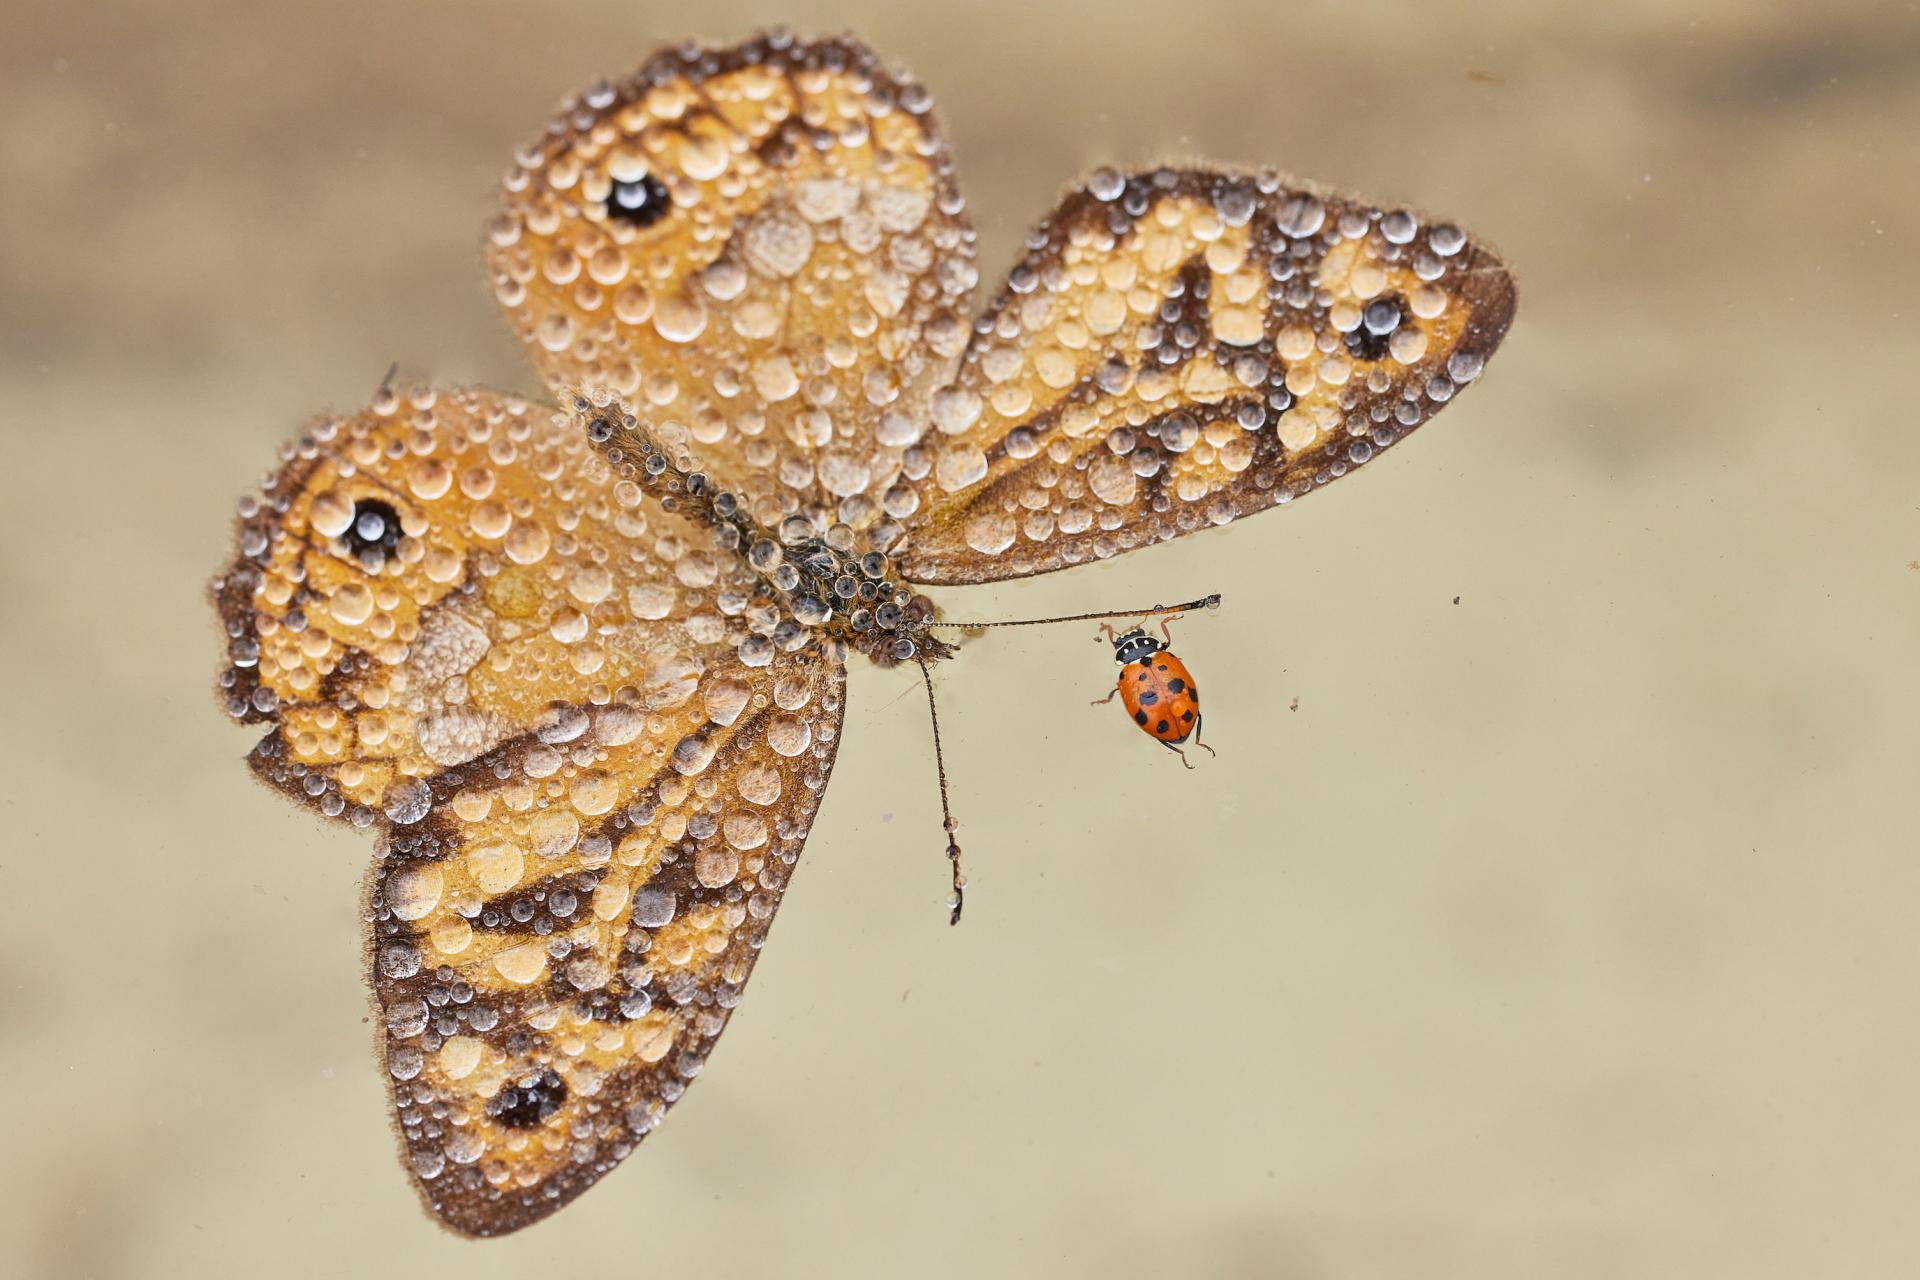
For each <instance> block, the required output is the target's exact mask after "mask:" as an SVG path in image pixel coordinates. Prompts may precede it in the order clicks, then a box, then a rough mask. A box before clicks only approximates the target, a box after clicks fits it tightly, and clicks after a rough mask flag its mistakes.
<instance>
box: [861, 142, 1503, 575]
mask: <svg viewBox="0 0 1920 1280" xmlns="http://www.w3.org/2000/svg"><path fill="white" fill-rule="evenodd" d="M1028 243H1029V245H1030V248H1029V251H1028V253H1027V254H1026V256H1025V258H1024V259H1023V260H1022V261H1021V262H1020V264H1019V265H1018V266H1016V267H1015V268H1014V269H1013V272H1012V273H1011V274H1010V275H1009V276H1008V278H1007V283H1006V286H1005V288H1003V289H1002V291H1001V293H1000V295H999V297H998V298H997V299H996V300H995V302H994V304H993V306H992V307H991V308H990V309H989V310H988V312H987V315H986V317H985V318H984V319H983V320H982V321H981V322H980V323H979V324H977V325H976V326H975V330H974V336H973V339H972V341H971V343H970V344H969V346H968V348H967V350H966V353H965V356H964V359H963V361H962V365H961V369H960V372H959V375H958V377H957V378H956V379H955V381H954V383H953V384H952V385H951V386H949V387H947V388H945V389H943V390H941V391H940V392H938V393H937V394H936V395H935V396H934V397H933V399H932V401H931V408H932V422H933V425H934V427H935V430H933V431H930V432H929V433H928V436H927V438H926V439H925V440H924V441H922V442H921V443H920V446H919V448H918V449H917V450H915V451H913V452H912V453H910V454H909V455H908V457H907V458H906V460H905V461H906V466H907V470H908V474H909V475H910V476H915V477H916V478H915V479H914V481H913V491H914V497H915V499H917V506H916V507H915V508H914V509H913V510H912V511H911V513H910V514H907V515H905V516H904V517H903V521H904V524H905V526H906V530H907V536H906V538H905V540H904V541H903V542H901V543H900V544H899V545H897V546H896V547H895V548H893V550H892V553H891V554H893V556H894V558H895V561H896V563H898V564H899V566H900V568H901V571H902V572H903V573H904V574H905V576H906V577H907V578H909V579H910V580H911V581H914V582H917V583H923V584H945V583H970V582H992V581H998V580H1001V579H1005V578H1017V577H1023V576H1026V575H1028V574H1035V573H1045V572H1047V571H1049V570H1053V569H1059V568H1064V567H1066V566H1068V565H1071V564H1078V563H1081V562H1084V561H1087V560H1096V559H1101V558H1104V557H1106V556H1111V555H1115V554H1117V553H1119V552H1122V551H1127V550H1130V549H1132V548H1134V547H1139V546H1144V545H1147V544H1150V543H1153V542H1159V541H1164V540H1165V539H1168V538H1174V537H1178V536H1180V535H1181V534H1184V533H1191V532H1193V531H1194V530H1196V529H1206V528H1211V527H1213V526H1215V525H1221V524H1225V523H1227V522H1228V521H1230V520H1233V519H1236V518H1238V517H1240V516H1244V515H1249V514H1251V513H1253V512H1255V511H1261V510H1264V509H1266V508H1267V507H1271V506H1275V505H1277V504H1280V503H1284V502H1288V501H1290V500H1292V499H1294V498H1297V497H1300V496H1302V495H1304V494H1306V493H1309V492H1311V491H1313V490H1314V489H1315V488H1318V487H1319V486H1321V485H1324V484H1327V483H1330V482H1331V481H1333V480H1335V479H1338V478H1339V477H1341V476H1343V475H1346V474H1347V473H1349V472H1351V471H1353V470H1354V469H1356V468H1358V467H1359V466H1361V465H1362V464H1363V463H1365V462H1366V461H1368V460H1369V459H1371V458H1372V457H1373V456H1374V455H1376V454H1378V453H1379V452H1380V451H1381V450H1382V449H1384V448H1386V447H1388V446H1389V445H1392V444H1394V443H1396V442H1398V441H1399V440H1401V439H1403V438H1404V437H1405V436H1407V435H1408V434H1409V433H1411V432H1412V431H1414V430H1415V429H1416V428H1418V427H1419V426H1420V425H1421V424H1422V423H1424V422H1425V421H1426V420H1427V419H1428V418H1430V417H1432V416H1433V415H1434V414H1435V413H1437V412H1439V410H1440V409H1442V408H1443V407H1445V406H1446V405H1447V404H1448V403H1450V402H1451V401H1452V399H1453V398H1454V397H1455V396H1456V395H1457V394H1458V393H1459V392H1460V391H1461V389H1462V388H1463V387H1465V386H1466V384H1468V383H1470V382H1471V381H1473V379H1474V378H1475V377H1477V376H1478V375H1479V373H1480V370H1481V368H1482V366H1483V365H1484V364H1485V362H1486V360H1487V358H1488V356H1489V355H1491V354H1492V352H1493V349H1494V348H1495V347H1496V346H1497V345H1498V344H1499V342H1500V339H1501V337H1502V335H1503V334H1505V332H1506V329H1507V325H1508V323H1509V322H1510V320H1511V319H1512V316H1513V308H1514V285H1513V279H1512V277H1511V276H1510V275H1509V274H1508V272H1507V269H1506V267H1505V265H1504V264H1502V262H1501V261H1500V259H1499V258H1498V257H1497V256H1495V254H1494V253H1493V251H1492V250H1490V249H1488V248H1487V247H1486V246H1485V245H1483V244H1480V243H1478V242H1476V241H1473V240H1471V239H1469V238H1468V237H1466V236H1465V235H1464V234H1462V233H1461V232H1460V231H1459V230H1458V229H1456V228H1454V227H1452V226H1451V225H1448V224H1444V223H1435V222H1432V221H1430V220H1428V219H1426V218H1423V217H1421V216H1419V215H1417V214H1414V213H1412V212H1409V211H1407V210H1404V209H1382V208H1380V207H1377V206H1374V205H1371V204H1368V203H1367V202H1365V201H1361V200H1357V199H1354V198H1351V197H1346V196H1340V195H1335V194H1332V193H1328V192H1324V191H1320V190H1318V189H1315V188H1311V187H1307V186H1303V185H1302V184H1300V183H1298V182H1295V181H1293V180H1291V179H1285V178H1280V177H1277V176H1274V175H1270V174H1269V175H1259V176H1253V175H1245V174H1236V173H1218V172H1211V171H1206V170H1199V169H1158V170H1153V171H1149V172H1140V173H1135V174H1130V175H1126V176H1122V175H1119V174H1115V173H1112V172H1107V171H1103V172H1101V173H1099V174H1096V175H1094V176H1093V178H1092V179H1090V180H1089V181H1088V182H1087V183H1086V184H1085V185H1084V186H1081V187H1079V188H1076V189H1075V190H1073V191H1071V192H1069V194H1068V195H1067V197H1066V198H1065V199H1064V200H1063V201H1062V202H1061V204H1060V206H1059V208H1057V209H1056V210H1055V211H1054V213H1053V214H1052V216H1051V217H1049V218H1048V219H1047V220H1046V221H1045V222H1044V223H1042V224H1041V225H1040V227H1039V228H1038V229H1037V230H1036V231H1035V232H1034V233H1033V235H1032V236H1031V237H1030V238H1029V241H1028ZM896 506H897V507H905V506H907V503H906V502H901V503H898V504H896Z"/></svg>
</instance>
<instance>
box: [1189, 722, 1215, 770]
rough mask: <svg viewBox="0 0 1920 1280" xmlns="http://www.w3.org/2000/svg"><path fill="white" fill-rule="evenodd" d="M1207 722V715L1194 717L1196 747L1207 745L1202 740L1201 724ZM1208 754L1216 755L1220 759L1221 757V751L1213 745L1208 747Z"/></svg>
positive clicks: (1194, 741) (1194, 742)
mask: <svg viewBox="0 0 1920 1280" xmlns="http://www.w3.org/2000/svg"><path fill="white" fill-rule="evenodd" d="M1206 722H1207V718H1206V717H1205V716H1195V717H1194V719H1193V745H1194V746H1196V747H1207V744H1206V743H1204V742H1202V741H1200V726H1201V725H1203V724H1205V723H1206ZM1207 754H1208V755H1210V756H1212V757H1214V758H1215V759H1216V760H1217V759H1219V757H1220V753H1219V752H1218V751H1215V750H1214V749H1213V748H1212V747H1207Z"/></svg>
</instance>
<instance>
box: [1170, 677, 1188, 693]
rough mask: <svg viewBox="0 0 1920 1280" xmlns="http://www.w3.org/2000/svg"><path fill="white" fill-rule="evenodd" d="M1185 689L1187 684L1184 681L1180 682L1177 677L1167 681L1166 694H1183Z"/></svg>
mask: <svg viewBox="0 0 1920 1280" xmlns="http://www.w3.org/2000/svg"><path fill="white" fill-rule="evenodd" d="M1186 688H1187V682H1186V681H1185V680H1182V679H1181V678H1180V677H1179V676H1175V677H1174V678H1173V679H1171V680H1169V681H1167V692H1168V693H1184V692H1186Z"/></svg>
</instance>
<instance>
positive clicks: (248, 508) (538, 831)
mask: <svg viewBox="0 0 1920 1280" xmlns="http://www.w3.org/2000/svg"><path fill="white" fill-rule="evenodd" d="M754 592H755V583H754V582H753V580H752V579H751V575H750V574H749V573H748V571H747V570H746V569H745V567H744V565H743V563H742V562H741V560H740V559H739V557H738V556H736V555H733V554H732V553H731V552H726V553H720V554H716V547H715V543H714V539H713V537H712V533H711V531H710V530H708V529H705V528H703V527H699V526H696V525H694V524H691V523H689V522H688V521H687V520H686V519H684V518H683V517H681V516H678V515H675V514H673V513H671V512H668V511H666V510H664V509H662V508H661V507H660V506H659V505H657V504H655V503H654V502H653V501H652V500H651V499H649V498H646V497H644V496H643V493H642V491H641V490H640V488H639V487H638V486H635V485H633V484H632V483H631V482H620V481H617V480H615V478H614V477H613V476H612V475H611V473H610V472H609V471H608V469H607V467H606V466H605V464H604V463H602V462H601V461H600V460H599V458H598V456H597V455H595V454H594V453H593V452H592V451H591V449H590V446H589V444H588V441H587V436H586V430H585V427H584V425H583V424H582V422H581V421H579V420H578V413H576V414H575V416H574V417H572V418H562V417H560V416H558V415H555V414H554V413H553V412H552V411H551V410H547V409H544V408H539V407H534V406H528V405H526V404H524V403H523V402H520V401H517V400H514V399H511V398H508V397H502V396H495V395H490V394H487V393H483V392H475V391H451V392H447V391H443V392H419V393H416V394H414V395H412V396H411V397H407V398H404V399H403V398H399V397H395V396H392V395H388V394H383V395H382V396H381V397H379V398H378V399H377V400H376V403H375V404H374V405H373V407H371V408H370V409H368V410H366V411H363V412H361V413H358V414H354V415H351V416H348V417H345V418H337V419H330V420H327V421H324V422H321V423H319V424H317V425H316V426H315V427H314V428H313V429H312V430H311V431H310V433H309V434H308V435H307V436H306V437H304V438H303V439H301V440H299V441H297V442H296V443H295V444H293V445H292V446H290V447H289V449H288V456H287V460H286V463H285V466H284V467H283V468H282V470H281V471H280V473H279V474H278V475H277V476H275V477H274V478H273V479H272V480H271V481H270V482H269V484H268V486H267V488H266V490H265V492H264V493H263V494H262V495H261V496H259V497H257V498H251V499H248V500H247V501H246V502H245V503H243V505H242V511H241V521H240V532H239V553H238V557H237V559H236V560H235V562H234V563H233V565H231V566H230V567H229V568H228V570H227V571H226V573H224V574H223V575H222V576H221V577H220V578H219V579H218V580H217V581H216V582H215V583H214V598H215V602H216V605H217V607H218V609H219V611H220V615H221V617H222V619H223V621H224V623H225V626H226V629H227V633H228V642H229V654H230V665H229V667H228V669H227V670H226V672H225V673H224V674H223V676H222V679H221V687H222V697H223V699H224V701H225V703H226V707H227V710H228V711H229V712H230V713H231V714H232V715H234V716H235V717H236V718H237V719H240V720H242V721H244V722H248V723H261V724H265V725H268V726H269V732H268V733H267V735H266V737H265V738H263V739H262V741H261V742H260V744H259V745H258V746H257V747H256V748H255V749H254V751H253V754H252V756H251V763H252V765H253V768H254V770H255V772H256V773H258V774H259V775H260V776H261V777H262V778H263V779H265V780H266V781H267V782H269V783H270V784H272V785H274V786H275V787H277V788H279V789H280V790H282V791H283V792H285V793H286V794H288V795H290V796H292V797H293V798H295V799H296V800H299V801H300V802H302V803H304V804H307V805H309V806H311V807H313V808H315V809H317V810H318V811H319V812H321V813H323V814H327V815H329V816H333V817H338V818H342V819H345V820H348V821H351V822H352V823H353V824H354V825H356V826H362V827H372V828H373V829H374V832H375V835H376V837H377V842H378V846H379V854H380V857H379V861H378V863H377V865H376V867H375V869H374V872H373V875H372V878H371V882H370V890H369V892H370V894H371V898H370V902H369V917H368V918H369V920H370V922H371V934H370V948H371V952H372V965H373V984H374V989H375V992H376V995H377V997H378V1000H379V1003H380V1006H381V1010H382V1013H383V1015H384V1020H385V1026H386V1039H385V1046H386V1052H385V1061H386V1066H387V1071H388V1076H389V1084H390V1085H391V1088H392V1098H393V1105H394V1113H395V1116H396V1118H397V1121H398V1124H399V1128H400V1133H401V1136H402V1138H403V1140H404V1142H405V1146H406V1155H407V1161H408V1164H409V1167H410V1168H411V1170H412V1172H413V1175H414V1177H415V1179H416V1181H417V1183H418V1185H419V1186H420V1189H421V1191H422V1194H423V1196H424V1198H425V1199H426V1201H427V1203H428V1204H429V1206H430V1207H431V1208H432V1209H433V1210H434V1212H435V1213H437V1214H438V1215H439V1216H440V1218H441V1219H442V1220H443V1221H445V1222H446V1223H447V1224H448V1225H449V1226H452V1227H454V1228H455V1229H457V1230H460V1231H464V1232H468V1233H471V1234H498V1233H500V1232H505V1231H511V1230H513V1229H515V1228H517V1227H519V1226H522V1225H525V1224H526V1223H528V1222H531V1221H533V1220H535V1219H537V1218H539V1217H541V1216H543V1215H545V1214H546V1213H549V1212H551V1211H552V1210H553V1209H555V1208H557V1207H558V1206H559V1205H561V1204H563V1203H565V1202H566V1201H567V1200H568V1199H570V1198H571V1197H572V1196H574V1195H577V1194H578V1193H579V1192H580V1191H581V1190H583V1189H584V1188H585V1187H586V1186H587V1185H589V1184H590V1183H592V1182H593V1181H594V1180H595V1179H596V1178H598V1177H599V1176H600V1174H602V1173H604V1172H605V1171H606V1170H607V1169H609V1168H611V1167H612V1165H613V1164H614V1163H616V1162H617V1161H618V1160H619V1159H620V1157H621V1156H623V1155H624V1154H625V1153H626V1152H627V1151H628V1150H630V1149H631V1147H632V1145H633V1143H634V1142H635V1141H637V1140H638V1138H639V1137H640V1135H642V1134H644V1133H645V1132H646V1131H647V1130H648V1129H649V1128H650V1127H651V1126H652V1124H653V1123H654V1121H655V1120H657V1119H658V1116H659V1115H660V1113H661V1112H662V1111H664V1110H665V1108H666V1107H667V1106H669V1105H670V1104H671V1103H672V1102H673V1101H674V1099H676V1098H677V1097H678V1096H679V1094H680V1091H681V1089H683V1088H684V1087H685V1084H686V1082H687V1081H688V1080H690V1079H691V1078H692V1076H693V1074H694V1073H695V1072H696V1071H697V1069H698V1065H699V1062H700V1060H701V1059H702V1057H703V1056H704V1054H705V1053H706V1051H707V1049H708V1047H709V1046H711V1044H712V1042H713V1039H714V1037H715V1036H717V1035H718V1034H719V1031H720V1028H721V1027H722V1026H723V1025H724V1023H725V1021H726V1017H727V1013H728V1011H729V1010H730V1009H731V1008H732V1006H733V1003H734V1001H735V1000H736V999H737V997H738V995H739V990H740V987H741V984H743V983H744V982H745V980H746V976H747V972H748V970H749V969H750V968H751V967H752V963H753V958H754V956H755V955H756V954H757V952H758V948H759V945H760V942H761V939H762V938H763V937H764V934H765V930H766V927H767V924H768V922H769V920H770V919H771V917H772V914H773V909H774V907H775V906H776V905H777V903H778V901H779V898H780V893H781V890H782V888H783V887H784V885H785V883H786V877H787V874H788V872H789V870H790V869H791V867H792V864H793V861H794V859H795V857H796V856H797V855H798V853H799V850H800V846H801V843H802V842H803V841H804V839H805V837H806V833H807V829H808V826H809V824H810V822H811V820H812V816H813V812H814V810H815V808H816V807H817V805H818V803H819V797H820V793H821V791H822V789H823V788H824V787H825V785H826V781H827V775H828V772H829V770H830V769H831V766H832V761H833V752H834V749H835V747H836V745H837V740H838V730H839V724H840V718H841V715H842V705H841V685H842V680H843V676H844V669H843V667H842V666H841V662H840V658H839V655H838V654H837V653H830V652H828V651H826V650H825V649H824V648H822V647H819V646H817V645H816V646H812V647H806V646H804V645H798V646H797V645H796V643H795V642H796V640H801V641H803V640H804V637H794V636H791V635H783V636H782V643H776V641H775V640H774V638H773V636H774V635H775V634H776V628H775V625H774V621H775V620H774V619H773V618H772V617H771V615H770V613H769V612H768V611H767V610H765V609H764V608H761V607H758V606H757V605H756V603H755V597H754Z"/></svg>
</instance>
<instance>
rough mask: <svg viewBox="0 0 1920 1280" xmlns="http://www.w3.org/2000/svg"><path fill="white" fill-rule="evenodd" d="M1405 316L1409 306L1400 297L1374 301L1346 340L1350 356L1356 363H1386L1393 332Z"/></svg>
mask: <svg viewBox="0 0 1920 1280" xmlns="http://www.w3.org/2000/svg"><path fill="white" fill-rule="evenodd" d="M1405 314H1406V303H1405V302H1404V301H1402V300H1401V298H1400V295H1399V294H1397V293H1391V294H1388V295H1387V296H1386V297H1384V298H1375V299H1374V300H1373V301H1372V302H1369V303H1368V304H1367V307H1366V310H1365V311H1363V312H1362V313H1361V316H1360V323H1359V324H1357V325H1355V326H1354V327H1353V328H1352V329H1351V330H1350V331H1349V332H1348V333H1347V337H1346V341H1347V354H1348V355H1351V356H1353V357H1354V358H1355V359H1357V360H1384V359H1386V358H1387V352H1388V351H1389V350H1390V344H1391V340H1392V338H1393V332H1394V330H1395V329H1398V328H1399V327H1400V319H1401V317H1402V316H1404V315H1405Z"/></svg>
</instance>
